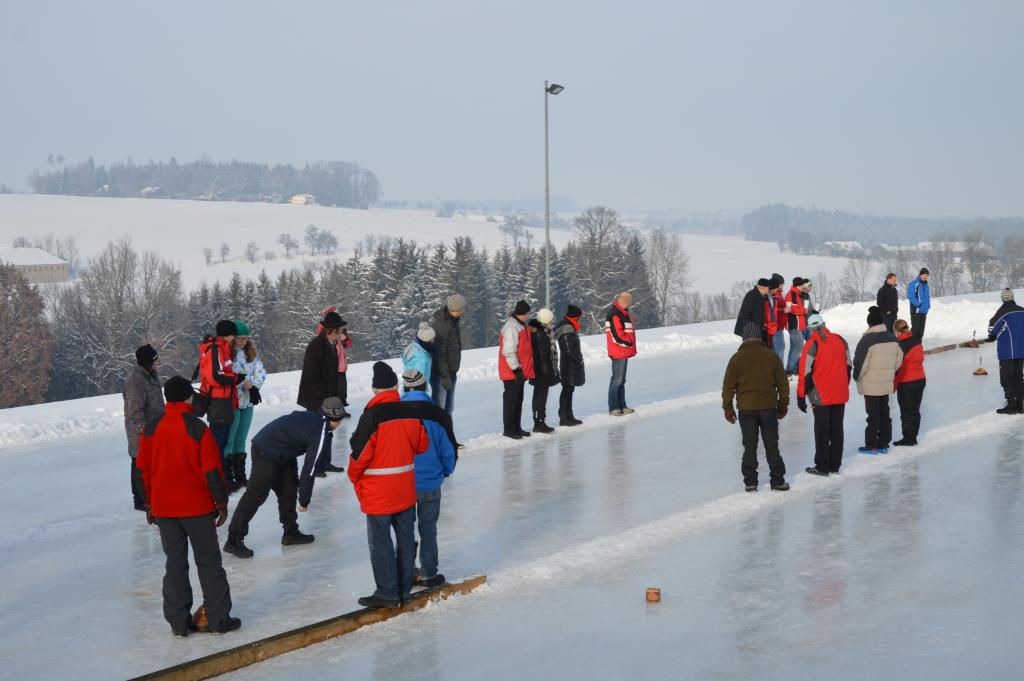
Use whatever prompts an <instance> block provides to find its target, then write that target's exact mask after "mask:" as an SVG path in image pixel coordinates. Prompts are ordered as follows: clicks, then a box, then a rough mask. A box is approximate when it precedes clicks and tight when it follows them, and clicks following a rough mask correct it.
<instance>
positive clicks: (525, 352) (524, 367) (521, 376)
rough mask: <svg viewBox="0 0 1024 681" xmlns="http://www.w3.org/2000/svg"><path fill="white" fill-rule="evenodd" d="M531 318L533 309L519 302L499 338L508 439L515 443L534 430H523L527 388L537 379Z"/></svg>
mask: <svg viewBox="0 0 1024 681" xmlns="http://www.w3.org/2000/svg"><path fill="white" fill-rule="evenodd" d="M529 317H530V306H529V305H528V304H527V303H526V301H525V300H520V301H519V302H518V303H516V306H515V309H513V310H512V314H511V315H509V318H508V321H507V322H505V326H504V327H502V329H501V337H500V338H499V339H498V377H499V378H501V380H502V382H503V383H504V384H505V392H504V393H503V394H502V399H501V403H502V417H503V420H504V425H505V431H504V433H503V434H504V436H505V437H508V438H512V439H513V440H521V439H523V438H524V437H530V431H528V430H523V426H522V424H523V393H524V390H523V386H524V384H525V383H526V382H527V381H528V380H530V379H531V378H533V377H534V372H533V339H532V337H531V336H530V331H531V330H530V327H529V326H527V325H526V320H527V319H529Z"/></svg>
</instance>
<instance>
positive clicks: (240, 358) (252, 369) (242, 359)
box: [224, 319, 267, 492]
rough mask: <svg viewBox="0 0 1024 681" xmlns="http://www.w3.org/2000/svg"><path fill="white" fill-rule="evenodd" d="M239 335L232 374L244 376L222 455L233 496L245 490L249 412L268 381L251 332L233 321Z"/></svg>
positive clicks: (229, 488) (241, 324)
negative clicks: (234, 493)
mask: <svg viewBox="0 0 1024 681" xmlns="http://www.w3.org/2000/svg"><path fill="white" fill-rule="evenodd" d="M235 326H236V327H237V329H238V335H237V336H235V359H234V369H235V373H236V374H238V375H240V376H245V380H244V381H243V382H242V383H241V385H239V386H238V408H237V409H235V420H234V421H232V422H231V433H230V434H229V435H228V445H227V447H226V448H225V454H224V468H225V470H224V475H225V477H227V482H228V491H229V492H236V491H238V490H240V489H241V488H243V487H245V484H246V481H247V478H246V476H245V459H246V457H247V455H246V451H245V450H246V440H248V439H249V427H250V426H251V425H252V408H253V407H255V406H256V405H257V404H259V403H260V402H261V401H262V398H261V397H260V388H262V387H263V382H264V381H265V380H267V371H266V369H264V368H263V361H262V360H261V359H260V356H259V353H258V352H257V351H256V343H254V342H253V340H252V338H251V334H252V330H251V329H250V328H249V325H248V324H246V323H245V322H243V321H242V320H240V319H236V320H235Z"/></svg>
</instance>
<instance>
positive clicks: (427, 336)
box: [416, 322, 437, 343]
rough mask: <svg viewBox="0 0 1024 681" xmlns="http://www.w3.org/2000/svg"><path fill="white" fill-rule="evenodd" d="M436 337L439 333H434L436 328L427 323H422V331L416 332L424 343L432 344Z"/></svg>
mask: <svg viewBox="0 0 1024 681" xmlns="http://www.w3.org/2000/svg"><path fill="white" fill-rule="evenodd" d="M435 336H437V333H435V332H434V327H432V326H431V325H430V324H428V323H427V322H420V329H419V331H417V332H416V337H417V338H419V339H420V340H421V341H423V342H424V343H431V342H433V340H434V337H435Z"/></svg>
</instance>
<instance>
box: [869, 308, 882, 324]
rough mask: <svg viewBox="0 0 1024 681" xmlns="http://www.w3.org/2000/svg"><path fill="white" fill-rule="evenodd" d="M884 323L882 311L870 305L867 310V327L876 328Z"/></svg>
mask: <svg viewBox="0 0 1024 681" xmlns="http://www.w3.org/2000/svg"><path fill="white" fill-rule="evenodd" d="M884 322H885V317H883V316H882V310H881V308H879V307H878V306H877V305H872V306H871V307H869V308H868V326H878V325H879V324H882V323H884Z"/></svg>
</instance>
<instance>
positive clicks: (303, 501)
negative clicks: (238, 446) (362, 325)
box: [252, 366, 337, 506]
mask: <svg viewBox="0 0 1024 681" xmlns="http://www.w3.org/2000/svg"><path fill="white" fill-rule="evenodd" d="M335 371H337V366H335ZM333 441H334V432H333V431H331V429H330V428H328V427H327V420H326V419H324V417H323V416H321V415H320V414H314V413H313V412H310V411H293V412H292V413H291V414H285V415H284V416H279V417H278V418H276V419H274V420H273V421H271V422H270V423H268V424H267V425H265V426H263V428H262V429H261V430H260V432H258V433H256V436H255V437H254V438H253V439H252V448H253V450H255V451H259V452H260V454H262V455H263V456H265V457H267V458H268V459H274V460H275V461H281V462H287V461H290V460H292V459H297V458H299V457H300V456H305V457H306V458H305V459H304V460H303V462H302V472H301V473H300V474H299V505H300V506H309V501H310V498H311V497H312V496H313V471H314V470H315V466H316V461H317V459H319V458H320V457H321V456H323V453H324V452H325V451H329V450H330V449H331V443H332V442H333Z"/></svg>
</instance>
